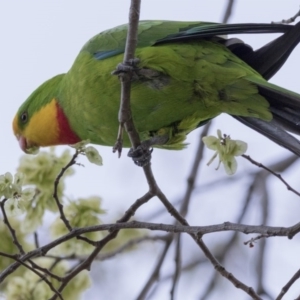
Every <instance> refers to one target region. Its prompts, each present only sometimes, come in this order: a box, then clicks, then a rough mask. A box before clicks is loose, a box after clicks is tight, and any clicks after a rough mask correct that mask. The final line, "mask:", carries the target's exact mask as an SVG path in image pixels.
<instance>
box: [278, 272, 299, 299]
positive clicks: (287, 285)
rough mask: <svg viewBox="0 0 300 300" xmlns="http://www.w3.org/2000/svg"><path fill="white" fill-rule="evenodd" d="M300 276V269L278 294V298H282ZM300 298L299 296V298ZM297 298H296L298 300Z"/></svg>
mask: <svg viewBox="0 0 300 300" xmlns="http://www.w3.org/2000/svg"><path fill="white" fill-rule="evenodd" d="M299 278H300V269H299V270H298V271H297V272H296V273H295V274H294V276H293V277H292V278H291V279H290V280H289V281H288V283H287V284H286V285H285V286H284V287H283V288H282V289H281V292H280V293H279V295H278V296H277V298H276V300H281V299H282V298H283V296H284V295H285V294H286V293H287V292H288V290H289V289H290V287H291V286H292V285H293V284H294V283H295V282H296V281H297V280H298V279H299ZM297 299H299V297H298V298H297ZM297 299H296V300H297Z"/></svg>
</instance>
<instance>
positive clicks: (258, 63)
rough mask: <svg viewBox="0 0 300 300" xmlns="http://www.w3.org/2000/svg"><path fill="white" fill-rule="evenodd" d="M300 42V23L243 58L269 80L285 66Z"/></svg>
mask: <svg viewBox="0 0 300 300" xmlns="http://www.w3.org/2000/svg"><path fill="white" fill-rule="evenodd" d="M299 42H300V22H299V23H297V24H296V25H295V26H293V27H290V30H289V31H287V32H286V33H284V34H283V35H281V36H280V37H279V38H277V39H275V40H274V41H272V42H270V43H268V44H267V45H265V46H263V47H262V48H260V49H258V50H256V51H253V52H251V53H246V54H245V55H243V56H241V58H242V59H243V60H244V61H245V62H246V63H247V64H248V65H250V66H251V67H252V68H253V69H254V70H256V71H257V72H258V73H260V74H261V75H262V76H263V77H264V78H265V79H267V80H269V79H270V78H271V77H272V76H273V75H275V74H276V73H277V71H278V70H279V69H280V68H281V67H282V66H283V64H284V63H285V61H286V60H287V59H288V57H289V56H290V54H291V53H292V51H293V50H294V48H295V47H296V46H297V45H298V43H299Z"/></svg>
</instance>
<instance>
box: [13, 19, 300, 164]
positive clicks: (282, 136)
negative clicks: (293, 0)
mask: <svg viewBox="0 0 300 300" xmlns="http://www.w3.org/2000/svg"><path fill="white" fill-rule="evenodd" d="M127 28H128V26H127V25H121V26H118V27H115V28H112V29H109V30H107V31H104V32H102V33H100V34H98V35H96V36H95V37H93V38H92V39H91V40H89V41H88V42H87V43H86V44H85V45H84V46H83V48H82V49H81V51H80V52H79V54H78V56H77V58H76V59H75V62H74V64H73V66H72V67H71V69H70V70H69V71H68V72H67V73H66V74H60V75H57V76H55V77H53V78H51V79H50V80H48V81H46V82H45V83H43V84H42V85H41V86H40V87H38V88H37V89H36V90H35V91H34V92H33V93H32V94H31V95H30V96H29V98H28V99H27V100H26V101H25V102H24V103H23V104H22V105H21V107H20V108H19V110H18V112H17V114H16V116H15V118H14V120H13V131H14V134H15V136H16V137H17V139H18V141H19V144H20V147H21V148H22V150H24V151H25V152H26V153H31V152H32V150H33V149H36V148H38V147H45V146H51V145H63V144H75V143H77V142H80V141H82V140H89V141H90V142H91V143H94V144H99V145H107V146H113V145H114V144H115V141H116V137H117V132H118V126H119V123H118V110H119V103H120V81H119V79H118V77H117V76H113V75H111V73H112V71H113V70H114V69H115V68H116V66H117V65H118V64H119V63H120V62H122V60H123V53H124V50H125V43H126V35H127ZM244 33H249V34H254V33H283V34H282V35H281V36H280V37H279V38H276V39H275V40H273V41H272V42H270V43H268V44H267V45H265V46H263V47H262V48H260V49H258V50H256V51H254V50H253V49H252V48H251V47H250V46H249V45H246V44H245V43H243V41H241V40H239V39H237V38H230V39H228V38H227V35H228V34H244ZM299 41H300V22H299V23H298V24H296V25H283V24H217V23H204V22H177V21H140V23H139V30H138V43H137V48H136V53H135V56H136V58H137V60H136V61H137V62H136V64H135V65H134V66H133V70H134V75H133V79H132V85H131V110H132V117H133V120H134V124H135V126H136V129H137V131H138V132H139V135H140V138H141V141H142V145H141V146H140V147H141V149H142V151H140V149H134V150H133V151H132V152H131V156H132V157H133V160H134V161H135V163H137V164H138V165H145V164H146V163H148V161H149V160H148V159H146V160H145V157H143V155H141V153H145V152H147V151H148V152H149V151H150V150H149V147H152V146H154V147H160V148H164V149H182V148H183V147H184V146H185V144H184V140H185V138H186V135H187V134H188V133H189V132H191V131H192V130H194V129H196V128H197V127H199V126H201V125H203V124H205V123H206V122H208V121H209V120H211V119H212V118H214V117H216V116H218V115H219V114H221V113H227V114H229V115H231V116H233V117H235V118H236V119H238V120H239V121H241V122H242V123H244V124H246V125H247V126H250V127H251V128H253V129H255V130H257V131H259V132H260V133H262V134H263V135H265V136H267V137H268V138H270V139H271V140H273V141H275V142H276V143H278V144H280V145H281V146H283V147H285V148H287V149H289V150H290V151H292V152H294V153H296V154H297V155H299V156H300V143H299V141H298V140H297V139H296V138H294V137H293V136H292V135H290V134H289V133H288V132H287V131H286V130H288V131H291V132H295V133H298V134H299V133H300V129H299V126H300V113H299V110H300V95H299V94H296V93H293V92H291V91H288V90H286V89H283V88H281V87H279V86H276V85H274V84H271V83H269V82H268V81H267V80H268V79H270V78H271V77H272V76H273V75H274V74H275V73H276V72H277V71H278V70H279V69H280V68H281V66H282V65H283V64H284V62H285V61H286V59H287V58H288V56H289V55H290V53H291V52H292V50H293V49H294V47H295V46H296V45H297V44H298V43H299ZM143 145H144V146H143ZM145 145H146V146H145ZM124 146H125V147H130V142H129V139H128V138H127V137H124ZM143 147H144V148H143ZM145 149H146V151H145ZM135 151H137V152H135ZM149 156H150V155H149V153H148V157H149Z"/></svg>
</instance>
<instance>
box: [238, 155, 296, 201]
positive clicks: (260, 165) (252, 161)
mask: <svg viewBox="0 0 300 300" xmlns="http://www.w3.org/2000/svg"><path fill="white" fill-rule="evenodd" d="M242 157H244V158H245V159H247V160H249V161H250V162H251V163H252V164H254V165H256V166H257V167H259V168H263V169H264V170H266V171H268V172H269V173H271V174H273V175H274V176H275V177H277V178H278V179H279V180H280V181H282V182H283V184H284V185H285V186H286V188H287V189H288V190H289V191H291V192H293V193H294V194H296V195H297V196H299V197H300V193H299V192H297V191H296V190H295V189H294V188H292V187H291V186H290V185H289V184H288V183H287V182H286V181H285V180H284V179H283V178H282V176H281V175H280V174H278V173H276V172H274V171H272V170H271V169H269V168H268V167H266V166H264V165H263V164H261V163H259V162H257V161H255V160H254V159H252V158H251V157H250V156H249V155H245V154H243V155H242Z"/></svg>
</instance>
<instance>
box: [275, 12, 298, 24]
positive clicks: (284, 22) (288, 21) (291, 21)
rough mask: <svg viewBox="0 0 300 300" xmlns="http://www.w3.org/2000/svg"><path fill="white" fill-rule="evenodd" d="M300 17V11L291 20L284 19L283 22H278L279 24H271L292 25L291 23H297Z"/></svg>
mask: <svg viewBox="0 0 300 300" xmlns="http://www.w3.org/2000/svg"><path fill="white" fill-rule="evenodd" d="M299 16H300V10H299V11H298V12H297V13H296V14H295V15H294V16H293V17H291V18H289V19H286V20H285V19H283V20H281V21H278V22H271V23H272V24H290V23H293V22H295V20H296V19H297V18H298V17H299Z"/></svg>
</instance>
